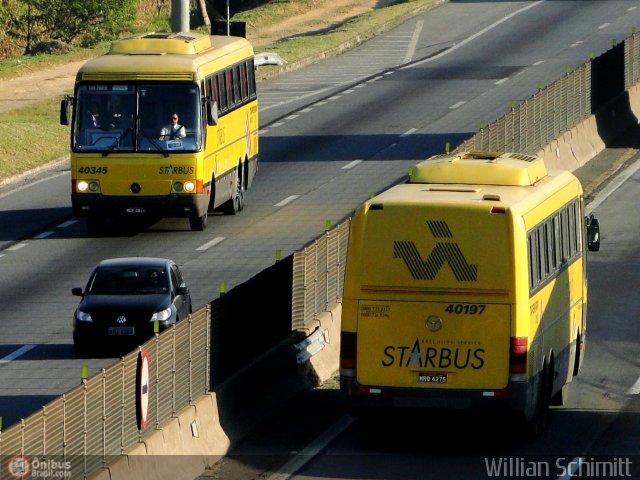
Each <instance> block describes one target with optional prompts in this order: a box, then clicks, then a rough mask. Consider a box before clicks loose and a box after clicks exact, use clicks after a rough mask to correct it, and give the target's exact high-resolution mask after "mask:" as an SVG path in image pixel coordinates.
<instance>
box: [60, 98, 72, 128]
mask: <svg viewBox="0 0 640 480" xmlns="http://www.w3.org/2000/svg"><path fill="white" fill-rule="evenodd" d="M72 104H73V100H72V99H71V97H69V95H65V96H64V97H63V99H62V101H61V102H60V125H69V117H71V114H70V113H71V112H70V109H71V105H72Z"/></svg>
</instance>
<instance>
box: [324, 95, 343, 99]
mask: <svg viewBox="0 0 640 480" xmlns="http://www.w3.org/2000/svg"><path fill="white" fill-rule="evenodd" d="M340 97H342V95H334V96H333V97H329V98H327V100H338V99H339V98H340Z"/></svg>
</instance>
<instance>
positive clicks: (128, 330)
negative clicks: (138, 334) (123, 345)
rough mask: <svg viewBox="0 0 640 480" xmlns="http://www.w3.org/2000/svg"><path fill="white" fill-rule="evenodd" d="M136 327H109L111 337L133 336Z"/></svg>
mask: <svg viewBox="0 0 640 480" xmlns="http://www.w3.org/2000/svg"><path fill="white" fill-rule="evenodd" d="M134 333H135V331H134V327H109V335H133V334H134Z"/></svg>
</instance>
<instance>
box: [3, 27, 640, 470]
mask: <svg viewBox="0 0 640 480" xmlns="http://www.w3.org/2000/svg"><path fill="white" fill-rule="evenodd" d="M624 77H625V78H624V84H625V88H629V87H630V86H633V85H635V84H637V83H638V82H639V81H640V35H639V34H635V33H634V34H633V35H632V36H631V37H629V38H628V39H627V40H626V41H625V45H624ZM591 86H592V62H589V63H587V64H585V65H583V66H582V67H580V68H578V69H577V70H575V71H573V72H570V73H568V74H567V75H565V76H563V77H562V78H561V79H559V80H558V81H556V82H554V83H553V84H551V85H549V86H548V87H546V88H543V89H540V90H539V91H538V92H537V93H536V94H535V95H534V96H533V97H531V98H530V99H528V100H526V101H524V102H523V103H522V104H521V105H518V106H514V107H513V108H512V109H511V111H510V112H509V113H507V114H506V115H505V116H503V117H502V118H500V119H498V120H497V121H495V122H494V123H492V124H491V125H489V126H488V127H486V128H483V129H481V131H480V132H478V133H477V134H475V135H474V136H473V137H472V138H470V139H469V140H467V141H466V142H464V143H462V144H461V145H460V146H458V147H457V148H456V150H457V151H461V150H466V149H473V150H475V149H483V150H509V151H516V152H522V153H532V152H535V151H537V150H538V149H540V148H541V147H543V146H544V145H546V144H548V143H550V141H551V140H553V139H554V138H555V137H557V136H558V135H559V134H560V133H562V132H563V131H566V130H568V129H569V128H571V127H573V126H575V125H577V124H578V123H579V122H580V121H581V120H583V119H584V118H585V117H586V116H588V115H590V114H591V113H592V112H591V110H592V108H591V107H592V88H591ZM349 227H350V219H348V220H346V221H344V222H342V223H340V224H339V225H337V226H336V227H335V228H333V229H331V230H329V231H327V232H326V233H325V234H324V235H322V236H321V237H319V238H318V239H316V240H315V241H314V242H312V243H311V244H309V245H308V246H306V247H305V248H303V249H301V250H299V251H298V252H295V253H294V254H293V262H292V267H291V268H292V288H291V332H292V333H293V332H300V331H306V330H308V328H307V327H308V326H309V325H310V324H312V322H313V321H314V320H315V318H316V317H317V315H318V314H319V313H321V312H323V311H325V310H328V309H329V308H330V307H331V306H332V305H333V304H334V303H338V302H340V301H341V300H342V288H343V283H344V271H345V261H346V254H347V244H348V239H349ZM265 281H268V280H265ZM214 320H215V319H214ZM211 326H212V318H211V309H210V306H209V305H207V306H206V307H204V308H202V309H200V310H198V311H197V312H195V313H194V314H193V315H191V316H190V317H189V318H188V319H186V320H183V321H181V322H179V323H178V324H177V325H175V326H174V327H173V328H172V329H170V330H167V331H165V332H163V333H162V334H160V335H157V336H156V337H155V338H153V339H151V340H149V341H148V342H146V343H145V344H144V345H142V346H141V347H140V350H142V351H146V352H147V354H148V356H149V363H150V369H149V386H150V389H149V394H148V400H149V402H148V423H147V426H146V427H145V428H142V429H139V428H138V425H137V416H136V405H135V399H136V372H137V361H138V351H134V352H131V353H129V354H127V355H125V356H124V357H122V358H121V360H120V361H119V362H118V363H117V364H115V365H113V366H111V367H109V368H107V369H103V370H102V371H101V372H100V373H99V374H97V375H95V376H93V377H91V378H89V379H86V380H83V381H82V383H81V384H80V385H79V386H78V387H76V388H75V389H73V390H71V391H70V392H68V393H66V394H64V395H62V396H61V397H59V398H57V399H55V400H53V401H52V402H50V403H49V404H47V405H45V406H44V407H42V409H41V410H40V411H38V412H36V413H34V414H32V415H31V416H29V417H27V418H26V419H23V420H21V421H20V422H19V423H17V424H15V425H12V426H10V427H9V428H7V429H6V430H2V431H0V458H2V459H3V462H2V463H3V465H2V467H3V468H1V469H0V479H3V478H16V477H15V475H14V476H13V477H8V476H7V475H9V472H8V471H7V469H6V468H5V467H6V463H5V461H6V460H7V459H11V461H13V460H14V459H15V464H16V468H19V466H20V461H21V456H25V457H26V456H29V457H31V459H33V457H34V456H40V457H44V456H46V458H47V461H55V462H58V463H56V464H55V465H57V466H59V467H60V468H59V469H58V470H60V469H62V470H64V471H63V472H62V473H63V475H59V476H58V477H59V478H73V479H76V478H86V477H87V476H89V475H90V474H92V473H94V472H96V471H98V470H99V469H101V468H103V467H104V466H106V465H108V464H109V463H110V461H111V460H112V459H113V458H115V457H117V456H119V455H121V454H122V453H124V452H125V451H126V450H127V449H128V448H129V447H130V446H132V445H133V444H135V443H136V442H138V441H140V440H141V439H142V438H143V437H144V436H145V435H146V434H147V433H148V432H149V431H152V430H154V429H158V428H160V426H161V424H162V423H163V422H165V421H166V420H168V419H170V418H172V417H174V416H176V413H177V412H178V411H179V410H180V409H181V408H182V407H184V406H186V405H189V404H191V403H192V402H193V401H194V400H195V399H196V398H197V397H199V396H200V395H202V394H205V393H207V392H208V391H209V390H210V387H211V385H210V382H211V377H210V374H211V370H212V365H211V358H212V356H211V353H212V352H211V337H212V331H211ZM315 335H317V336H318V339H317V341H318V342H320V341H322V339H321V338H320V334H319V333H315ZM299 345H300V351H301V352H302V350H305V349H306V351H307V352H308V353H310V354H313V352H311V351H309V350H308V348H307V347H308V346H307V344H306V343H304V342H302V343H300V344H299ZM32 466H33V465H32ZM67 466H68V468H67ZM67 472H68V473H69V475H66V473H67Z"/></svg>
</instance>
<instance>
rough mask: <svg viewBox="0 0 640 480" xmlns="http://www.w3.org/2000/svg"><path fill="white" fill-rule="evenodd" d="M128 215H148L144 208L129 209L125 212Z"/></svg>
mask: <svg viewBox="0 0 640 480" xmlns="http://www.w3.org/2000/svg"><path fill="white" fill-rule="evenodd" d="M125 211H126V212H127V213H133V214H142V213H146V210H145V208H144V207H129V208H127V209H126V210H125Z"/></svg>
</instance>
